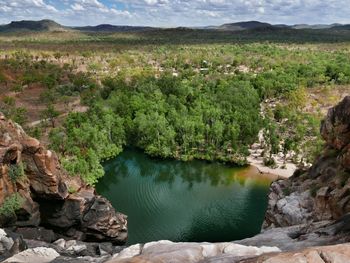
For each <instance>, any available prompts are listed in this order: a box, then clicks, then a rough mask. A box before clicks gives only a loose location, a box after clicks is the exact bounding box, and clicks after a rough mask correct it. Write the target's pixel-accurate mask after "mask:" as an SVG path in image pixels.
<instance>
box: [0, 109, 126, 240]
mask: <svg viewBox="0 0 350 263" xmlns="http://www.w3.org/2000/svg"><path fill="white" fill-rule="evenodd" d="M71 188H74V193H69V191H68V189H71ZM13 198H17V199H16V201H17V203H19V204H18V205H19V207H16V212H15V213H14V212H13V211H11V209H7V211H3V212H2V213H0V226H2V227H4V226H5V227H19V228H23V227H38V226H39V225H40V226H45V227H46V228H48V229H52V230H54V231H55V233H56V234H58V236H60V235H61V236H66V237H69V238H75V239H77V240H90V241H109V242H113V243H116V244H123V243H125V241H126V238H127V220H126V216H124V215H123V214H121V213H117V212H116V211H115V210H114V208H113V207H112V205H111V204H110V202H109V201H107V200H106V199H105V198H103V197H101V196H99V195H97V194H96V192H95V190H94V189H93V188H91V187H88V186H86V185H84V184H83V183H82V182H81V180H80V179H79V178H73V177H70V176H68V175H67V173H66V171H65V170H64V169H62V168H61V165H60V162H59V160H58V158H57V155H56V154H55V153H54V152H52V151H50V150H47V149H45V147H43V146H42V145H41V144H40V142H39V141H38V140H36V139H34V138H31V137H29V136H28V135H27V134H26V133H25V132H24V131H23V129H22V128H21V127H20V126H19V125H17V124H16V123H14V122H12V121H10V120H7V119H6V118H5V117H4V116H3V115H2V114H0V204H1V205H3V204H4V203H6V202H7V203H9V200H10V201H11V200H12V201H13ZM13 203H14V202H12V204H11V205H12V206H13ZM9 208H11V207H9Z"/></svg>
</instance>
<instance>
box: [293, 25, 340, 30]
mask: <svg viewBox="0 0 350 263" xmlns="http://www.w3.org/2000/svg"><path fill="white" fill-rule="evenodd" d="M337 26H341V24H330V25H327V24H316V25H308V24H298V25H293V26H290V27H291V28H294V29H329V28H334V27H337Z"/></svg>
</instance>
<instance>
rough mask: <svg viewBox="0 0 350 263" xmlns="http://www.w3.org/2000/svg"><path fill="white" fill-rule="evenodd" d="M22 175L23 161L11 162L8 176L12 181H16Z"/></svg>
mask: <svg viewBox="0 0 350 263" xmlns="http://www.w3.org/2000/svg"><path fill="white" fill-rule="evenodd" d="M23 176H24V166H23V163H19V164H11V165H10V166H9V177H10V179H11V181H12V182H17V180H18V179H20V178H22V177H23Z"/></svg>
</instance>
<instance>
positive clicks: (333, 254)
mask: <svg viewBox="0 0 350 263" xmlns="http://www.w3.org/2000/svg"><path fill="white" fill-rule="evenodd" d="M231 262H232V261H231ZM240 262H241V263H281V262H283V263H295V262H305V263H346V262H350V244H342V245H337V246H325V247H312V248H307V249H302V250H301V251H298V252H287V253H279V254H275V255H273V254H272V255H271V254H270V255H263V256H261V257H258V258H255V259H248V260H243V261H240Z"/></svg>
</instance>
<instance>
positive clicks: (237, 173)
mask: <svg viewBox="0 0 350 263" xmlns="http://www.w3.org/2000/svg"><path fill="white" fill-rule="evenodd" d="M104 166H105V170H106V176H105V177H104V178H103V179H102V180H101V181H100V182H99V184H98V185H97V191H98V192H99V193H100V194H102V195H104V196H106V197H107V198H108V199H109V200H110V201H111V202H112V204H113V206H114V207H115V208H116V209H117V210H118V211H121V212H123V213H125V214H127V215H128V220H129V244H133V243H140V242H149V241H153V240H160V239H168V240H173V241H211V242H215V241H232V240H235V239H241V238H245V237H248V236H251V235H254V234H256V233H258V232H259V231H260V227H261V223H262V221H263V218H264V213H265V209H266V205H267V198H266V196H267V191H268V186H269V184H270V182H271V179H269V178H264V177H261V175H260V174H259V173H258V171H257V170H256V169H255V168H254V167H247V168H234V167H229V166H224V165H221V164H218V163H206V162H201V161H193V162H188V163H184V162H179V161H173V160H157V159H152V158H150V157H148V156H146V155H145V154H143V153H142V152H140V151H135V150H127V151H125V152H123V153H122V154H121V155H120V156H119V157H118V158H116V159H115V160H111V161H108V162H106V163H105V164H104Z"/></svg>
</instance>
